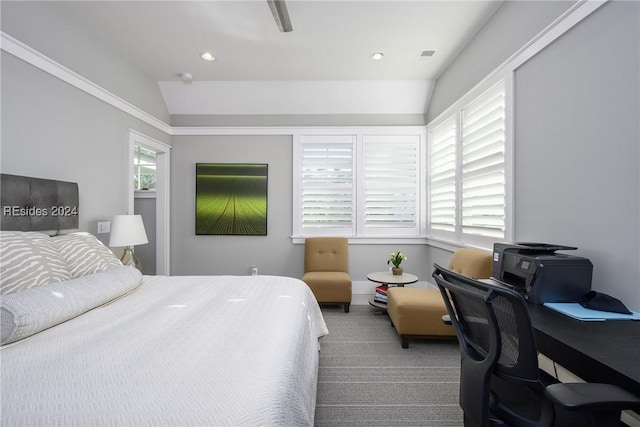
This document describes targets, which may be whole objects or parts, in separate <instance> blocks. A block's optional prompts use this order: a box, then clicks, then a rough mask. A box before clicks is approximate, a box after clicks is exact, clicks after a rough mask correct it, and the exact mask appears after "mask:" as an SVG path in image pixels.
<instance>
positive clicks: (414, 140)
mask: <svg viewBox="0 0 640 427" xmlns="http://www.w3.org/2000/svg"><path fill="white" fill-rule="evenodd" d="M362 144H363V151H364V158H363V163H364V165H363V169H364V185H363V187H364V188H363V192H362V193H363V194H362V206H363V212H364V228H365V231H364V233H365V234H366V235H415V234H417V232H418V224H419V222H418V200H419V197H418V191H419V183H418V177H419V176H420V173H419V169H418V166H419V162H418V157H419V149H420V138H419V137H418V136H417V135H396V136H394V135H384V136H382V135H377V136H371V135H364V136H363V138H362Z"/></svg>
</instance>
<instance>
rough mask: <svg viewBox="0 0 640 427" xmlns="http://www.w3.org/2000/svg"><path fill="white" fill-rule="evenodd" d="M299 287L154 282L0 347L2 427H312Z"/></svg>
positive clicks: (312, 393) (309, 331)
mask: <svg viewBox="0 0 640 427" xmlns="http://www.w3.org/2000/svg"><path fill="white" fill-rule="evenodd" d="M326 333H327V329H326V325H325V323H324V320H323V318H322V314H321V312H320V309H319V307H318V304H317V302H316V300H315V298H314V297H313V294H312V293H311V292H310V291H309V289H308V287H307V286H306V285H305V284H304V283H303V282H301V281H299V280H297V279H292V278H284V277H273V276H247V277H240V276H238V277H236V276H209V277H199V276H187V277H155V278H152V280H150V282H149V283H146V284H144V285H142V286H141V287H140V288H138V289H137V290H136V291H134V292H133V293H131V294H129V295H127V296H125V297H123V298H121V299H118V300H116V301H113V302H112V303H110V304H108V305H106V306H102V307H99V308H96V309H94V310H92V311H89V312H87V313H85V314H83V315H81V316H79V317H76V318H74V319H71V320H69V321H67V322H65V323H62V324H60V325H57V326H55V327H53V328H50V329H48V330H45V331H43V332H40V333H38V334H36V335H34V336H32V337H30V338H27V339H24V340H22V341H19V342H17V343H15V344H12V345H8V346H5V347H3V348H2V350H1V353H0V357H1V359H0V362H1V365H0V370H1V385H0V387H1V390H0V392H1V403H2V411H1V421H2V422H1V424H2V426H5V427H9V426H18V425H42V426H54V425H55V426H72V425H100V426H102V425H119V426H149V425H153V426H170V425H175V426H188V425H207V426H218V425H234V426H235V425H238V426H240V425H243V426H244V425H246V426H253V425H281V426H304V425H307V426H310V425H313V417H314V410H315V397H316V383H317V369H318V351H319V345H318V338H319V337H321V336H323V335H325V334H326Z"/></svg>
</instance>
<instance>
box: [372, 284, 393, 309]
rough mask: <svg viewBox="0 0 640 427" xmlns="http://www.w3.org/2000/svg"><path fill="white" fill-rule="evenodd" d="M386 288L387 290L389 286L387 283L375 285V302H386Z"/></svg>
mask: <svg viewBox="0 0 640 427" xmlns="http://www.w3.org/2000/svg"><path fill="white" fill-rule="evenodd" d="M388 290H389V286H387V285H380V286H376V294H375V296H374V297H373V300H374V301H375V302H380V303H382V304H386V303H387V291H388Z"/></svg>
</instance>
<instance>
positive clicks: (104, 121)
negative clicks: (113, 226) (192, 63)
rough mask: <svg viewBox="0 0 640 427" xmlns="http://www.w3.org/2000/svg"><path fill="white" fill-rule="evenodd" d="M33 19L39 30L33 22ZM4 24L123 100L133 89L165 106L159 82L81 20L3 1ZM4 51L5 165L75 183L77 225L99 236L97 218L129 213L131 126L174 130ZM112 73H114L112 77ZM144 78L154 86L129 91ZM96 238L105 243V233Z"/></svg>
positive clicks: (145, 100)
mask: <svg viewBox="0 0 640 427" xmlns="http://www.w3.org/2000/svg"><path fill="white" fill-rule="evenodd" d="M49 13H50V14H49ZM44 21H46V22H44ZM36 22H37V23H39V24H41V25H42V28H40V27H38V26H36V27H34V26H33V25H35V23H36ZM2 27H3V28H2V30H3V31H5V32H7V33H8V34H9V35H12V36H14V37H16V38H18V39H19V40H21V41H24V42H25V43H27V44H31V45H32V47H34V48H37V49H42V52H43V53H45V54H47V55H51V57H52V58H54V59H57V60H61V61H64V64H65V65H66V66H67V67H70V68H72V69H74V68H75V71H78V72H79V71H83V74H84V75H85V76H86V77H89V78H91V79H92V80H94V81H95V82H96V83H99V84H103V83H104V84H105V87H107V88H108V89H110V90H114V91H115V92H116V93H118V94H119V95H123V97H124V98H125V99H126V98H127V94H128V95H129V99H128V100H129V101H131V102H136V101H139V105H140V106H142V107H143V108H145V109H148V110H151V111H156V112H159V111H161V110H163V109H164V110H165V111H166V108H165V106H164V103H162V102H160V103H157V104H156V102H157V99H161V98H159V96H160V95H159V89H158V88H157V85H156V86H155V88H154V89H153V90H151V89H150V88H152V85H150V84H149V81H150V80H149V79H148V77H146V75H142V74H140V73H139V72H138V71H136V70H135V69H132V68H131V67H127V66H126V65H125V63H124V62H119V61H118V60H117V55H115V54H113V53H112V52H110V51H109V50H108V48H107V47H106V46H105V45H104V44H102V43H101V42H100V41H99V40H96V39H93V38H92V37H91V36H89V35H88V34H86V33H83V32H80V30H81V28H80V27H79V26H77V23H75V24H74V23H73V22H72V20H69V19H67V18H64V17H63V16H62V15H60V14H58V13H57V12H56V9H55V7H53V8H50V6H49V5H45V4H42V3H33V4H24V3H23V4H20V5H19V4H15V3H13V2H3V3H2ZM76 47H78V49H76ZM89 51H90V52H93V53H92V54H88V56H87V57H85V59H84V62H83V61H81V60H79V58H80V57H81V56H82V55H83V54H85V53H87V52H89ZM1 55H2V56H1V64H2V70H1V79H2V80H1V84H2V94H1V103H2V111H1V114H2V116H1V120H2V130H1V139H2V151H1V159H0V170H1V171H2V172H3V173H9V174H16V175H28V176H35V177H40V178H47V179H58V180H64V181H74V182H77V183H78V184H79V191H80V224H79V228H80V229H81V230H82V231H88V232H91V233H94V234H96V233H97V224H96V223H97V221H100V220H111V219H112V218H113V216H114V215H116V214H123V213H126V211H127V207H128V201H127V197H128V193H127V191H128V188H129V183H128V182H127V181H128V172H129V171H128V154H127V150H128V141H129V129H134V130H137V131H139V132H141V133H144V134H146V135H148V136H150V137H152V138H155V139H158V140H160V141H163V142H167V143H168V142H169V136H168V135H166V134H164V133H162V132H160V131H158V130H157V129H155V128H153V127H151V126H149V125H147V124H145V123H143V122H141V121H139V120H137V119H135V118H133V117H131V116H130V115H128V114H125V113H123V112H121V111H120V110H117V109H115V108H113V107H111V106H109V105H107V104H105V103H103V102H102V101H99V100H98V99H96V98H94V97H92V96H90V95H88V94H86V93H85V92H82V91H80V90H78V89H76V88H74V87H72V86H70V85H68V84H67V83H64V82H62V81H61V80H59V79H57V78H55V77H53V76H51V75H49V74H47V73H45V72H43V71H41V70H39V69H37V68H35V67H33V66H31V65H29V64H27V63H25V62H23V61H22V60H20V59H18V58H16V57H14V56H12V55H11V54H8V53H6V52H4V51H2V53H1ZM97 57H101V58H102V59H97ZM74 58H75V60H74ZM67 60H68V61H69V63H67V62H66V61H67ZM76 60H77V61H76ZM94 60H95V61H94ZM120 61H122V60H120ZM74 64H75V65H78V67H75V66H74ZM83 67H84V68H83ZM111 67H113V68H111ZM80 68H82V70H80ZM106 70H109V71H108V72H107V71H106ZM108 73H111V74H112V75H113V76H114V78H113V79H111V80H110V81H109V82H107V80H109V78H108V76H107V74H108ZM116 75H117V78H116V77H115V76H116ZM123 82H128V83H127V84H121V83H123ZM141 82H146V83H147V84H146V86H145V85H143V84H142V83H141ZM139 84H140V86H144V87H146V88H147V89H149V90H141V89H138V90H132V91H131V92H129V87H130V85H132V86H137V85H139ZM116 86H117V88H116ZM116 89H117V90H116ZM154 90H155V92H156V94H155V95H154V94H153V91H154ZM121 91H124V92H127V93H126V94H122V93H120V92H121ZM156 95H157V96H156ZM138 98H139V99H138ZM154 99H155V100H156V101H154ZM153 106H154V107H153ZM158 107H160V108H158ZM159 115H162V114H159ZM98 237H99V238H100V239H101V240H102V241H103V242H108V238H109V236H108V235H107V234H101V235H99V236H98Z"/></svg>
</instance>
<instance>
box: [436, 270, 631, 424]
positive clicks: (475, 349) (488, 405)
mask: <svg viewBox="0 0 640 427" xmlns="http://www.w3.org/2000/svg"><path fill="white" fill-rule="evenodd" d="M434 267H435V271H434V272H433V277H434V278H435V280H436V282H437V284H438V287H439V289H440V292H441V293H442V297H443V298H444V301H445V304H446V306H447V311H448V312H449V317H450V319H451V322H452V323H453V326H454V328H455V330H456V333H457V335H458V340H459V343H460V353H461V362H460V406H461V408H462V410H463V411H464V425H465V427H489V426H514V427H519V426H554V425H555V426H557V427H565V426H594V427H596V426H597V427H609V426H620V412H621V411H622V410H623V409H634V408H640V398H638V397H637V396H635V395H633V394H631V393H629V392H627V391H625V390H623V389H621V388H619V387H616V386H613V385H610V384H593V383H571V384H568V383H567V384H564V383H554V384H550V385H545V384H543V381H542V379H541V378H542V376H541V373H540V372H539V370H538V358H537V350H536V344H535V339H534V333H533V328H532V326H531V319H530V318H529V312H528V309H527V303H526V302H525V300H524V299H523V298H522V296H521V295H520V294H519V293H517V292H515V291H514V290H512V289H509V288H507V287H503V286H500V285H497V284H496V285H493V284H488V283H484V282H481V281H478V280H474V279H471V278H469V277H466V276H462V275H460V274H457V273H454V272H452V271H449V270H447V269H445V268H442V267H440V266H439V265H437V264H434ZM554 423H555V424H554Z"/></svg>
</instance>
